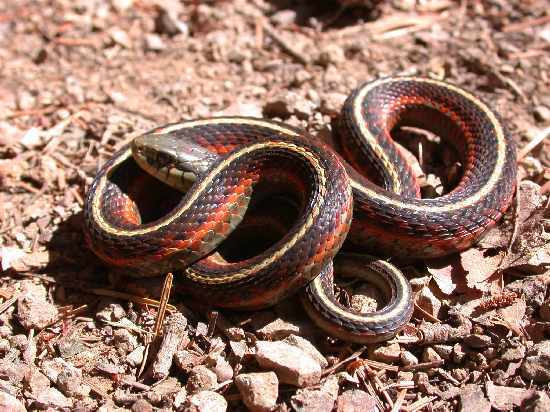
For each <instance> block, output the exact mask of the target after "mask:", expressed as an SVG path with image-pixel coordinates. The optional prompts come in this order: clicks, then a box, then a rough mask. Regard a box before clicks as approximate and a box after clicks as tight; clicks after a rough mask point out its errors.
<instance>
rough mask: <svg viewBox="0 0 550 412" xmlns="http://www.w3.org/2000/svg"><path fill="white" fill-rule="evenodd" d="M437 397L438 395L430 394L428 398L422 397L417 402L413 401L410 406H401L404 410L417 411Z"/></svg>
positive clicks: (407, 411)
mask: <svg viewBox="0 0 550 412" xmlns="http://www.w3.org/2000/svg"><path fill="white" fill-rule="evenodd" d="M436 399H437V396H428V397H427V398H421V399H419V400H417V401H416V402H413V403H411V404H410V405H409V406H404V407H402V408H401V410H402V411H404V412H416V411H418V410H420V409H422V408H423V407H424V406H426V405H428V404H429V403H430V402H433V401H435V400H436Z"/></svg>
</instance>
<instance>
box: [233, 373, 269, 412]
mask: <svg viewBox="0 0 550 412" xmlns="http://www.w3.org/2000/svg"><path fill="white" fill-rule="evenodd" d="M235 384H236V385H237V388H238V389H239V392H240V393H241V396H242V399H243V402H244V404H245V405H246V406H247V408H248V409H249V410H250V411H252V412H263V411H271V410H273V409H274V408H275V405H276V404H277V397H278V396H279V380H278V379H277V375H276V374H275V372H259V373H243V374H241V375H238V376H237V377H235Z"/></svg>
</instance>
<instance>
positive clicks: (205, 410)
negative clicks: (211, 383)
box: [182, 391, 227, 412]
mask: <svg viewBox="0 0 550 412" xmlns="http://www.w3.org/2000/svg"><path fill="white" fill-rule="evenodd" d="M182 410H184V411H186V412H225V411H226V410H227V401H226V400H225V398H224V397H223V396H222V395H220V394H219V393H217V392H213V391H201V392H198V393H196V394H194V395H191V396H189V397H188V398H187V400H186V402H185V404H184V406H183V408H182Z"/></svg>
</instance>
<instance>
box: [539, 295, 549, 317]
mask: <svg viewBox="0 0 550 412" xmlns="http://www.w3.org/2000/svg"><path fill="white" fill-rule="evenodd" d="M539 314H540V318H541V319H542V320H544V321H547V322H548V321H550V299H548V300H545V301H544V303H543V304H542V305H540V309H539Z"/></svg>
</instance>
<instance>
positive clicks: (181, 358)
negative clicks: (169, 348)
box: [174, 349, 203, 372]
mask: <svg viewBox="0 0 550 412" xmlns="http://www.w3.org/2000/svg"><path fill="white" fill-rule="evenodd" d="M202 361H203V357H202V356H200V355H197V354H196V353H194V352H190V351H188V350H185V349H184V350H180V351H177V352H176V353H175V354H174V362H175V363H176V365H177V366H178V367H179V368H180V369H181V370H182V371H184V372H187V371H189V370H190V369H193V368H194V367H195V366H197V365H199V364H201V363H202Z"/></svg>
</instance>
